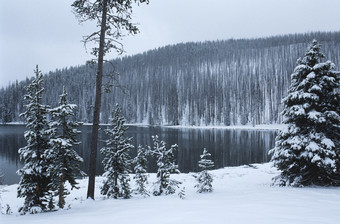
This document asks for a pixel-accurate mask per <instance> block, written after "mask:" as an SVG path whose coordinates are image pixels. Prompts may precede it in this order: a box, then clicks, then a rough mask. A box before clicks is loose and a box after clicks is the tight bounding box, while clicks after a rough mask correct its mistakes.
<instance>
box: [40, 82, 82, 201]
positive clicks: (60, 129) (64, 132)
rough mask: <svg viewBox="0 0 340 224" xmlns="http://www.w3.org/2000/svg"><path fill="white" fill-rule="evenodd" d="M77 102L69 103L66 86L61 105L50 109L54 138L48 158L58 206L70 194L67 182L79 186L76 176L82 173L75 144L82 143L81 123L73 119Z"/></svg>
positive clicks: (50, 142)
mask: <svg viewBox="0 0 340 224" xmlns="http://www.w3.org/2000/svg"><path fill="white" fill-rule="evenodd" d="M76 107H77V106H76V105H75V104H68V103H67V93H66V91H65V88H64V89H63V93H62V95H60V102H59V106H58V107H56V108H53V109H51V110H50V113H51V115H52V118H53V119H54V121H53V122H51V123H50V128H51V133H52V138H51V139H50V141H49V145H50V147H49V149H48V150H47V151H46V158H47V159H48V160H49V161H50V163H49V168H48V173H49V174H50V175H51V178H52V183H51V187H52V189H53V190H54V191H56V195H58V199H59V200H58V206H59V208H63V207H64V205H65V197H66V195H68V194H69V192H68V190H67V189H66V187H65V183H66V182H69V183H70V185H71V187H72V189H73V188H77V182H76V177H77V176H80V175H81V174H82V171H81V170H80V169H79V163H80V162H83V159H82V158H81V157H80V156H79V155H78V153H77V152H76V151H75V150H74V148H73V147H74V146H75V145H78V144H80V142H79V141H77V139H76V136H77V135H78V134H79V133H80V131H78V130H77V129H76V128H77V127H78V126H79V125H81V124H80V123H78V122H75V121H72V120H71V119H72V117H73V116H74V110H75V108H76Z"/></svg>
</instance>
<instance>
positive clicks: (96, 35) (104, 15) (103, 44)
mask: <svg viewBox="0 0 340 224" xmlns="http://www.w3.org/2000/svg"><path fill="white" fill-rule="evenodd" d="M134 3H137V4H139V3H148V0H76V1H74V2H73V4H72V7H73V9H74V12H75V14H76V15H77V16H78V19H79V21H80V23H83V22H86V21H96V23H97V26H98V27H99V30H97V31H95V32H93V33H92V34H90V35H89V36H86V37H84V43H85V44H86V43H88V42H94V43H95V44H96V45H97V44H98V47H94V48H92V54H93V55H94V56H95V57H96V58H97V59H96V60H97V66H98V67H97V77H96V97H95V106H94V113H93V128H92V138H91V139H92V141H91V156H90V168H89V185H88V191H87V197H88V198H92V199H94V188H95V174H96V162H97V140H98V130H99V118H100V117H99V115H100V107H101V95H102V79H103V64H104V56H105V54H107V53H109V52H110V51H111V50H116V51H117V52H118V53H119V54H121V53H122V52H123V45H122V44H121V43H120V42H119V41H120V39H121V37H122V36H123V35H124V32H127V33H128V34H136V33H138V31H139V30H138V28H137V26H136V25H135V24H133V23H132V21H131V20H132V17H131V15H132V7H133V4H134Z"/></svg>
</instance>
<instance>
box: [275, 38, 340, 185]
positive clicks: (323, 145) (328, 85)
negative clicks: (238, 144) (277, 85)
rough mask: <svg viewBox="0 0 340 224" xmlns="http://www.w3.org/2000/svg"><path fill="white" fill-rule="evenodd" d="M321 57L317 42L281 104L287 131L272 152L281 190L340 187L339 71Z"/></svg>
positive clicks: (279, 136)
mask: <svg viewBox="0 0 340 224" xmlns="http://www.w3.org/2000/svg"><path fill="white" fill-rule="evenodd" d="M322 58H324V55H323V54H322V53H321V52H320V45H319V44H318V43H317V41H316V40H314V41H313V43H312V44H311V46H310V47H309V48H308V50H307V51H306V54H305V56H304V57H303V58H300V59H298V61H297V66H296V68H295V70H294V73H293V74H292V81H291V86H290V88H289V91H288V96H287V97H285V98H284V99H283V100H282V102H283V105H284V110H283V112H282V115H283V117H284V121H283V123H285V124H288V127H287V128H286V129H284V130H282V131H280V132H279V134H278V136H277V138H276V143H275V148H273V149H272V150H270V152H269V153H270V154H271V156H272V158H271V161H273V163H274V166H276V167H277V168H278V169H279V170H280V171H281V174H280V175H279V176H278V177H277V178H276V182H277V183H278V184H280V185H282V186H284V185H291V186H306V185H313V184H314V185H340V160H339V157H340V152H339V150H340V95H339V91H338V88H339V86H340V72H338V71H335V70H334V69H335V65H334V64H333V63H332V62H330V61H327V62H321V59H322Z"/></svg>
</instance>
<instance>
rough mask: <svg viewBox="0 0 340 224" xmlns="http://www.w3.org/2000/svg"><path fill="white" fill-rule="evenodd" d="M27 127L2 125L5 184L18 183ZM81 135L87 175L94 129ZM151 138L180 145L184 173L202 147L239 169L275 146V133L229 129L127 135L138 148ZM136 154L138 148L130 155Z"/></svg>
mask: <svg viewBox="0 0 340 224" xmlns="http://www.w3.org/2000/svg"><path fill="white" fill-rule="evenodd" d="M25 130H26V127H25V126H24V125H0V169H2V170H3V171H4V173H5V177H4V180H3V182H4V184H13V183H18V182H19V176H18V175H16V170H18V169H19V168H20V167H22V163H21V162H20V160H19V155H18V149H19V148H20V147H23V146H25V145H26V141H25V139H24V137H23V134H24V131H25ZM80 130H81V131H82V133H81V135H79V140H80V141H81V142H82V144H81V145H79V146H77V147H76V150H77V151H78V153H79V154H80V155H81V156H82V157H83V158H84V163H83V164H82V165H81V168H82V170H83V171H85V172H86V173H87V171H88V163H89V154H90V153H89V148H90V139H91V126H83V127H81V128H80ZM152 135H158V136H159V137H160V139H162V140H164V141H166V143H167V146H168V147H170V145H172V144H178V146H179V151H178V152H177V153H176V158H177V162H178V165H179V169H180V171H181V172H184V173H187V172H191V171H193V172H195V171H198V167H197V161H198V160H199V155H200V154H201V153H202V151H203V148H207V149H208V151H209V152H210V153H211V154H212V159H213V160H214V162H215V168H222V167H226V166H239V165H245V164H251V163H263V162H267V161H268V160H269V156H268V150H269V149H271V148H272V147H273V146H274V143H275V136H276V131H275V130H228V129H214V128H211V129H207V128H204V129H199V128H197V129H192V128H169V127H158V126H129V129H128V131H127V136H130V137H133V142H132V144H133V145H135V146H137V145H139V144H141V145H152V139H151V136H152ZM103 140H105V136H104V134H103V133H102V132H100V143H99V144H100V146H99V148H100V147H102V146H103V145H104V142H103ZM135 155H136V148H135V149H134V150H132V152H131V156H132V157H133V156H135ZM98 158H99V160H98V163H97V164H98V165H97V174H98V175H101V174H102V172H103V167H102V165H101V160H102V158H101V156H100V155H99V151H98ZM148 171H149V172H156V164H155V162H154V160H152V159H150V163H149V170H148Z"/></svg>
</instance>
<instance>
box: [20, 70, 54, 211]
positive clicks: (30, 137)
mask: <svg viewBox="0 0 340 224" xmlns="http://www.w3.org/2000/svg"><path fill="white" fill-rule="evenodd" d="M34 72H35V74H36V77H35V79H34V80H33V81H32V83H31V84H30V85H28V86H27V87H26V90H27V92H28V93H27V95H25V100H26V102H27V105H25V107H26V111H25V112H24V113H22V114H21V116H22V117H24V118H26V120H27V125H26V127H27V131H25V135H24V137H25V139H26V141H27V145H26V146H25V147H23V148H20V149H19V155H20V160H21V161H22V162H23V163H24V166H23V168H21V169H19V170H18V171H17V173H18V174H19V175H20V176H21V179H20V182H19V187H18V197H22V198H25V202H24V206H23V207H21V208H20V209H19V212H20V213H21V214H25V213H27V212H29V213H38V212H41V211H43V210H45V209H46V205H47V204H46V198H47V195H48V192H49V190H50V182H51V179H50V176H49V175H48V172H47V168H48V166H49V164H48V161H47V160H46V156H45V150H46V149H48V146H49V145H48V142H49V134H50V133H49V130H48V127H49V126H48V122H47V118H46V115H47V113H48V107H47V106H46V105H43V104H42V95H43V92H44V88H42V83H43V79H42V74H41V71H39V69H38V66H37V67H36V70H35V71H34Z"/></svg>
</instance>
